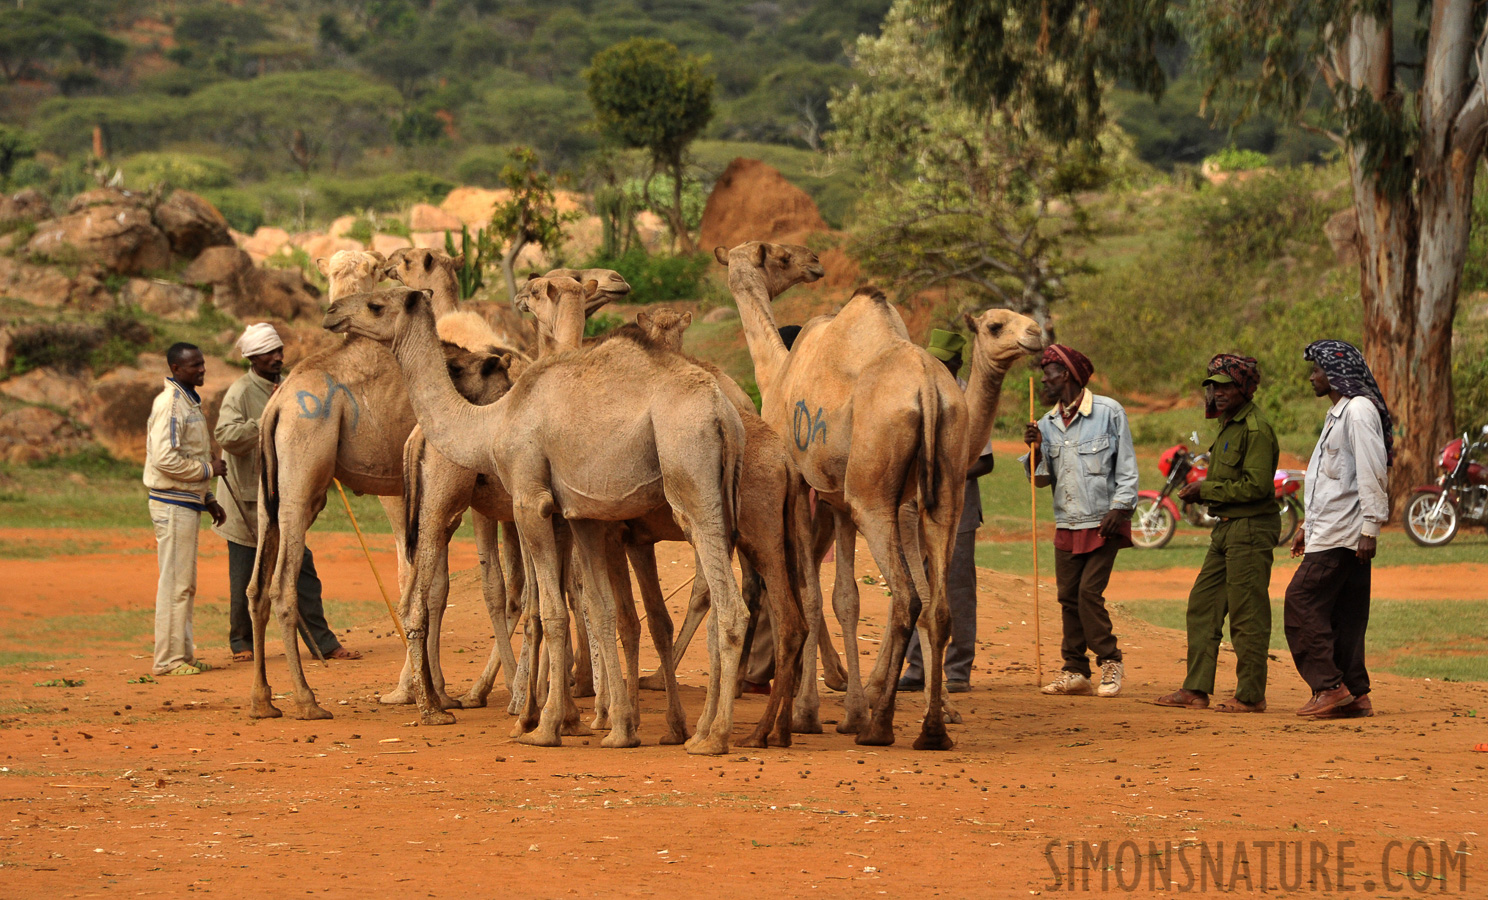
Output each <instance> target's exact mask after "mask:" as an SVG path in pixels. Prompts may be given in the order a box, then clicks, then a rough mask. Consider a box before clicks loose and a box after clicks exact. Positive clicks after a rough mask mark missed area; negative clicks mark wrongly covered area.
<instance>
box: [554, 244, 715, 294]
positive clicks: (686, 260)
mask: <svg viewBox="0 0 1488 900" xmlns="http://www.w3.org/2000/svg"><path fill="white" fill-rule="evenodd" d="M712 261H713V257H712V256H711V255H709V254H707V253H698V254H695V255H693V256H660V255H658V256H652V255H650V254H648V253H647V252H646V251H645V250H642V249H634V250H631V251H630V252H629V253H625V254H623V255H621V256H616V257H607V256H604V255H603V254H596V255H594V256H592V257H590V258H589V260H588V261H586V262H585V263H584V265H583V266H581V268H585V269H614V270H615V271H616V272H619V273H620V274H621V275H623V276H625V280H626V281H628V282H630V296H629V297H627V298H626V302H628V303H663V302H666V301H668V300H697V299H699V298H700V297H702V296H703V295H704V294H705V293H707V286H706V285H705V282H706V281H707V274H708V266H709V263H711V262H712Z"/></svg>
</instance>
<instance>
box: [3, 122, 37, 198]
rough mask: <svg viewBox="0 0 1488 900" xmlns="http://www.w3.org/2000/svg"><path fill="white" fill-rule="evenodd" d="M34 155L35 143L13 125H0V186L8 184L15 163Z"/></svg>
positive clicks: (29, 136)
mask: <svg viewBox="0 0 1488 900" xmlns="http://www.w3.org/2000/svg"><path fill="white" fill-rule="evenodd" d="M35 155H36V142H35V141H33V140H32V139H31V135H29V134H27V133H26V132H25V131H23V130H22V129H20V128H17V127H15V126H14V125H5V124H0V186H3V185H7V184H9V183H10V173H11V172H13V171H14V170H15V167H16V163H18V162H20V161H21V160H23V159H30V158H31V157H33V156H35Z"/></svg>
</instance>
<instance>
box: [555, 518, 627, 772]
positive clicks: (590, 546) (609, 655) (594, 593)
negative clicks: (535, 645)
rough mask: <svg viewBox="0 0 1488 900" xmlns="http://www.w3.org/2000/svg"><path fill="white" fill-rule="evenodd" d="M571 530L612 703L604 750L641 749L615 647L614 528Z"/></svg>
mask: <svg viewBox="0 0 1488 900" xmlns="http://www.w3.org/2000/svg"><path fill="white" fill-rule="evenodd" d="M569 528H570V529H572V530H573V536H574V549H575V551H576V553H575V555H576V556H577V557H578V562H579V564H580V565H581V566H583V569H584V609H585V610H586V611H587V612H588V614H589V623H590V624H591V625H592V626H594V631H595V634H594V639H593V641H592V642H591V644H592V645H594V646H597V647H598V648H599V658H600V662H601V663H602V664H603V666H604V674H605V682H606V685H607V687H608V690H607V691H606V693H607V694H608V696H609V700H610V718H611V723H612V724H611V727H610V733H609V734H607V735H605V737H604V738H603V740H601V741H600V744H601V745H602V746H605V747H638V746H640V743H641V740H640V737H639V736H638V735H637V734H636V714H635V706H634V705H632V704H631V702H630V691H629V688H628V686H627V685H626V683H625V674H624V671H623V669H622V668H621V665H620V653H619V650H618V648H617V647H616V646H615V629H616V615H615V603H616V598H615V592H614V589H613V586H612V584H611V581H610V577H609V572H608V570H607V566H608V563H607V561H606V558H605V557H606V553H605V551H606V547H607V543H608V534H607V532H609V531H610V529H611V526H610V525H609V524H608V523H606V522H598V521H593V520H586V519H575V520H572V521H570V522H569ZM627 580H629V576H627Z"/></svg>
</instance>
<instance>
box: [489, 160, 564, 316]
mask: <svg viewBox="0 0 1488 900" xmlns="http://www.w3.org/2000/svg"><path fill="white" fill-rule="evenodd" d="M511 158H512V161H511V162H509V163H507V164H506V165H505V166H503V167H502V168H501V184H502V186H503V187H505V188H506V189H507V190H509V191H511V198H510V199H508V200H507V201H506V202H505V203H502V204H500V205H498V206H497V207H496V209H495V210H493V211H492V213H491V232H492V233H493V234H495V235H496V236H497V237H499V238H503V239H505V240H506V241H507V245H506V250H505V251H504V252H503V253H502V254H501V274H502V275H503V276H504V277H505V278H506V289H507V291H508V292H510V296H512V297H515V296H516V295H517V275H516V262H517V257H518V256H521V255H522V251H523V250H524V249H526V248H527V246H528V245H530V244H536V245H537V246H539V247H542V248H543V249H544V250H549V251H551V250H553V249H555V248H557V247H558V246H560V245H561V244H562V243H563V226H564V225H565V224H566V223H568V222H571V221H573V220H574V219H576V218H578V216H579V214H578V213H577V212H571V213H561V212H559V211H558V206H557V203H556V198H555V197H554V194H553V176H552V175H549V174H548V173H547V172H545V171H543V169H542V167H541V166H539V165H538V162H537V154H536V153H534V152H533V151H532V150H531V149H530V148H528V147H514V148H513V149H512V150H511Z"/></svg>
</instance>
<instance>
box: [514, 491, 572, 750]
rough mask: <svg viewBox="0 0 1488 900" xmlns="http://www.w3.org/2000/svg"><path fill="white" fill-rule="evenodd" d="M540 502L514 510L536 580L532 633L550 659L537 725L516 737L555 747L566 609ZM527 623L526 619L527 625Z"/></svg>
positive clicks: (532, 688)
mask: <svg viewBox="0 0 1488 900" xmlns="http://www.w3.org/2000/svg"><path fill="white" fill-rule="evenodd" d="M542 505H543V504H541V503H539V504H528V503H522V502H518V503H517V504H516V514H517V526H518V529H519V530H520V532H521V535H522V546H523V548H524V550H525V552H526V554H527V555H528V557H529V558H530V560H531V562H532V574H533V576H534V579H535V580H536V581H537V594H538V605H539V608H540V610H541V624H540V625H539V626H538V627H537V628H536V634H535V635H534V637H538V638H541V639H542V644H543V647H544V649H546V650H547V652H548V655H549V656H550V657H551V658H552V662H551V664H550V665H549V667H548V670H549V671H548V677H549V681H548V696H547V701H546V702H545V703H544V704H543V708H542V714H541V716H539V718H538V721H537V727H536V728H535V729H534V730H533V731H531V732H528V733H525V734H521V735H519V736H517V737H516V739H517V740H518V741H519V742H521V743H524V744H532V745H534V746H539V747H557V746H558V745H560V744H561V743H562V738H561V737H560V736H559V731H560V728H561V727H562V726H563V718H564V712H565V704H564V701H565V699H566V698H567V697H568V660H567V659H566V657H567V655H568V611H567V610H566V609H565V608H564V604H563V592H562V564H561V561H560V560H559V558H558V541H557V539H556V537H555V536H554V534H553V520H552V517H551V516H549V515H544V514H543V513H544V510H543V509H541V508H540V507H541V506H542ZM531 624H532V623H531V622H529V626H530V625H531ZM534 650H535V647H534ZM528 652H532V651H528ZM532 668H533V675H534V678H533V680H532V683H531V684H529V687H528V701H527V705H528V706H529V707H531V706H533V705H534V704H535V702H536V695H537V684H536V678H535V676H536V674H537V673H536V669H537V666H536V665H534V666H533V667H532ZM520 724H521V723H519V725H520Z"/></svg>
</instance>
